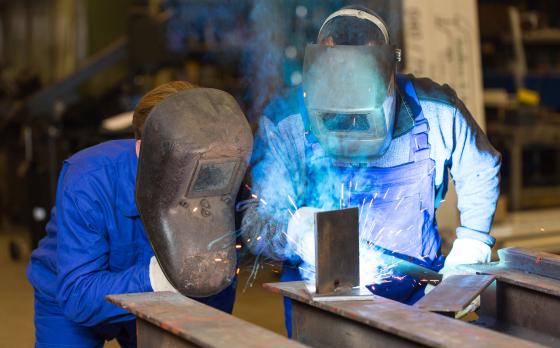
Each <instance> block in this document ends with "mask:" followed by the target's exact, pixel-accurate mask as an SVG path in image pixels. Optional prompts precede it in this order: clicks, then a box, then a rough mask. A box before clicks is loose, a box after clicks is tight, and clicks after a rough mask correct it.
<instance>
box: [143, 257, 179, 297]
mask: <svg viewBox="0 0 560 348" xmlns="http://www.w3.org/2000/svg"><path fill="white" fill-rule="evenodd" d="M149 273H150V285H151V286H152V289H153V290H154V291H172V292H178V291H177V290H176V289H175V288H174V287H173V285H171V283H169V281H168V280H167V278H166V277H165V274H163V271H162V270H161V267H160V265H159V263H158V261H157V259H156V257H155V256H152V258H151V259H150V270H149Z"/></svg>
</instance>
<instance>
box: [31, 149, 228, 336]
mask: <svg viewBox="0 0 560 348" xmlns="http://www.w3.org/2000/svg"><path fill="white" fill-rule="evenodd" d="M137 166H138V158H137V156H136V151H135V141H134V140H132V139H130V140H116V141H109V142H105V143H102V144H99V145H97V146H93V147H90V148H88V149H85V150H83V151H80V152H78V153H76V154H75V155H73V156H72V157H70V158H69V159H67V160H66V161H65V162H64V164H63V167H62V170H61V173H60V177H59V181H58V188H57V194H56V205H55V207H54V208H53V210H52V212H51V219H50V221H49V223H48V225H47V236H46V237H45V238H43V239H42V240H41V242H40V243H39V247H38V248H37V249H36V250H35V251H34V252H33V253H32V255H31V261H30V264H29V267H28V271H27V272H28V278H29V281H30V282H31V284H32V285H33V287H34V289H35V331H36V332H35V334H36V346H37V347H101V346H103V342H104V341H105V340H111V339H113V338H116V339H117V340H118V341H119V343H121V345H123V346H125V347H134V346H136V325H135V317H134V316H133V315H132V314H130V313H128V312H126V311H125V310H123V309H121V308H118V307H116V306H114V305H113V304H111V303H109V302H107V301H106V300H105V296H106V295H109V294H122V293H133V292H148V291H153V290H152V287H151V285H150V279H149V262H150V258H151V257H152V256H153V250H152V248H151V246H150V243H149V241H148V239H147V238H146V234H145V232H144V228H143V226H142V222H141V220H140V216H139V214H138V211H137V209H136V203H135V199H134V189H135V180H136V168H137ZM198 300H200V301H201V302H203V303H206V304H208V305H211V306H213V307H216V308H218V309H221V310H223V311H225V312H230V313H231V311H232V309H233V303H234V300H235V287H234V285H232V286H230V287H228V288H227V289H226V290H224V291H223V292H222V293H220V294H218V295H215V296H212V297H208V298H203V299H198Z"/></svg>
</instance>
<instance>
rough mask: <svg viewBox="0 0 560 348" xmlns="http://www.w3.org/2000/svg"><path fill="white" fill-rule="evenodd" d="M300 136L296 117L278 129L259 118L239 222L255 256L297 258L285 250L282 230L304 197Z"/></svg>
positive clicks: (277, 258) (264, 119)
mask: <svg viewBox="0 0 560 348" xmlns="http://www.w3.org/2000/svg"><path fill="white" fill-rule="evenodd" d="M298 129H300V131H298ZM302 134H303V124H302V121H301V117H299V116H297V117H296V116H293V117H291V119H285V120H284V121H282V122H281V125H280V126H279V125H277V124H274V123H273V122H272V121H271V120H270V118H268V117H266V116H263V117H262V118H261V122H260V125H259V131H258V132H257V135H256V139H255V146H254V149H255V150H254V155H253V160H252V171H251V177H252V188H251V192H252V200H251V202H250V203H249V204H247V205H246V210H245V212H244V215H243V220H242V237H243V240H244V242H245V244H246V245H248V246H249V247H250V250H251V251H252V253H254V254H255V255H264V256H266V257H269V258H273V259H275V260H287V259H294V261H295V259H297V256H296V255H295V253H293V252H292V251H291V250H289V248H288V247H287V239H286V231H287V226H288V222H289V220H290V218H291V216H292V215H293V214H294V213H295V211H296V210H297V209H298V208H299V207H300V205H302V204H303V198H304V195H303V189H304V187H305V185H304V182H303V170H304V169H303V168H304V165H305V164H304V152H303V151H304V147H303V139H302V136H301V135H302Z"/></svg>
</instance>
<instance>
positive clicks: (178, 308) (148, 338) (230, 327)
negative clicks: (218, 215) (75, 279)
mask: <svg viewBox="0 0 560 348" xmlns="http://www.w3.org/2000/svg"><path fill="white" fill-rule="evenodd" d="M107 300H108V301H110V302H112V303H114V304H116V305H117V306H119V307H122V308H124V309H126V310H127V311H129V312H131V313H132V314H134V315H136V317H137V318H138V326H137V328H138V347H216V348H218V347H224V348H244V347H255V348H257V347H286V348H291V347H293V348H296V347H298V348H299V347H304V346H303V345H302V344H300V343H298V342H295V341H292V340H289V339H288V338H286V337H283V336H280V335H278V334H276V333H274V332H272V331H268V330H266V329H264V328H262V327H259V326H257V325H254V324H251V323H249V322H246V321H244V320H241V319H238V318H236V317H234V316H232V315H229V314H227V313H224V312H221V311H219V310H217V309H214V308H212V307H210V306H207V305H205V304H202V303H200V302H197V301H195V300H193V299H190V298H187V297H185V296H182V295H181V294H177V293H172V292H147V293H138V294H123V295H109V296H107Z"/></svg>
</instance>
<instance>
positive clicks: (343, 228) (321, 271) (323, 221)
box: [315, 208, 360, 295]
mask: <svg viewBox="0 0 560 348" xmlns="http://www.w3.org/2000/svg"><path fill="white" fill-rule="evenodd" d="M358 213H359V211H358V208H350V209H341V210H333V211H325V212H319V213H316V214H315V239H316V240H315V242H316V245H317V248H316V249H315V262H316V263H315V264H316V265H317V267H316V275H315V291H316V293H317V295H335V294H341V293H347V292H350V291H351V290H352V288H354V287H356V286H358V285H360V256H359V255H360V246H359V239H358V237H359V225H358Z"/></svg>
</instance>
